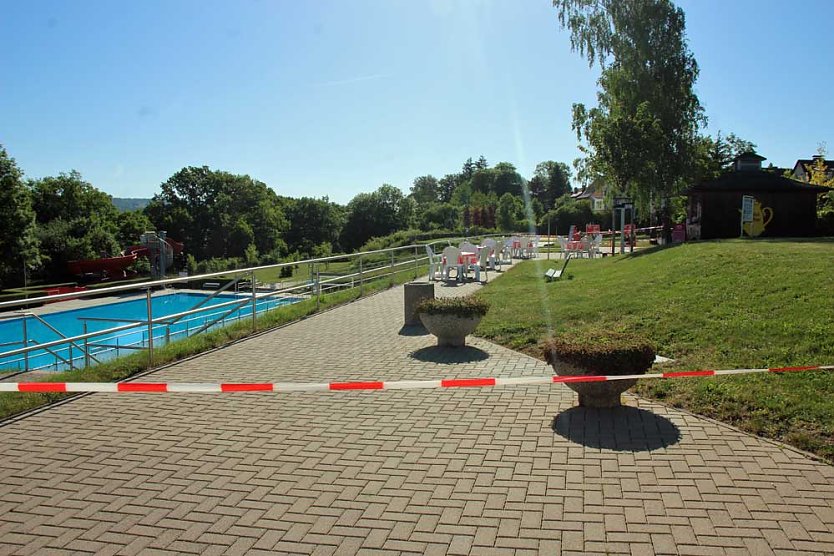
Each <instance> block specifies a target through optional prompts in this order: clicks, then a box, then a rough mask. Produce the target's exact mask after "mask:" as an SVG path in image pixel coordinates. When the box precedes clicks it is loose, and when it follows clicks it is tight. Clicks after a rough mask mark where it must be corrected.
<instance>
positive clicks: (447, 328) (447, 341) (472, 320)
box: [419, 313, 483, 347]
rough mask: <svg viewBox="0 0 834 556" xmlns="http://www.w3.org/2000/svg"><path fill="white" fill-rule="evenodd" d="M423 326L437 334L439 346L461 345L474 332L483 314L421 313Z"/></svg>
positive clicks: (463, 344)
mask: <svg viewBox="0 0 834 556" xmlns="http://www.w3.org/2000/svg"><path fill="white" fill-rule="evenodd" d="M419 315H420V320H421V321H422V322H423V326H425V327H426V330H428V331H429V332H430V333H431V334H434V335H435V336H437V345H438V346H449V347H461V346H465V345H466V337H467V336H468V335H470V334H472V333H473V332H474V331H475V329H476V328H477V327H478V323H479V322H481V318H483V317H482V316H481V315H476V316H471V317H461V316H458V315H449V314H436V315H431V314H428V313H419Z"/></svg>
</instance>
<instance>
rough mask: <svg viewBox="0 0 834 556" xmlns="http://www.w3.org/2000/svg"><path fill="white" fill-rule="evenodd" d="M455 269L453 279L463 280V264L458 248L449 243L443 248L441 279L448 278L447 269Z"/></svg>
mask: <svg viewBox="0 0 834 556" xmlns="http://www.w3.org/2000/svg"><path fill="white" fill-rule="evenodd" d="M453 268H454V269H455V271H456V272H457V274H456V275H455V279H456V280H457V281H458V282H460V281H462V280H463V275H464V264H463V263H462V262H461V261H460V249H458V248H457V247H454V246H452V245H450V246H449V247H446V248H445V249H443V269H442V272H443V279H444V280H449V279H450V276H449V271H451V270H452V269H453Z"/></svg>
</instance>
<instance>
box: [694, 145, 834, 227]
mask: <svg viewBox="0 0 834 556" xmlns="http://www.w3.org/2000/svg"><path fill="white" fill-rule="evenodd" d="M763 160H765V158H764V157H763V156H759V155H758V154H756V153H752V152H748V153H744V154H741V155H739V156H738V157H736V158H735V159H734V160H733V169H732V170H731V171H729V172H725V173H724V174H722V175H721V176H720V177H718V178H716V179H714V180H709V181H704V182H701V183H698V184H696V185H694V186H692V187H690V188H689V189H688V190H687V191H686V196H687V197H688V198H689V203H688V206H687V217H686V229H687V237H688V238H690V239H714V238H726V237H739V235H740V234H741V200H742V197H743V196H744V195H750V196H752V197H753V198H754V202H753V222H749V223H747V224H745V227H744V233H745V235H746V236H750V237H759V236H762V237H801V236H812V235H815V234H816V215H817V212H816V207H817V195H819V194H820V193H825V192H827V191H829V188H827V187H820V186H817V185H810V184H807V183H802V182H800V181H797V180H794V179H790V178H786V177H784V176H782V175H780V174H778V173H775V172H767V171H763V170H762V161H763Z"/></svg>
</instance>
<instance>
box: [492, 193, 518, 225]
mask: <svg viewBox="0 0 834 556" xmlns="http://www.w3.org/2000/svg"><path fill="white" fill-rule="evenodd" d="M523 215H524V205H523V203H522V202H521V199H519V198H518V197H516V196H515V195H513V194H511V193H504V195H502V196H501V198H500V199H499V200H498V211H497V214H496V223H495V224H496V226H497V227H498V228H499V229H500V230H503V231H507V232H509V231H513V230H515V229H516V228H517V227H518V221H519V220H520V219H521V218H522V217H523Z"/></svg>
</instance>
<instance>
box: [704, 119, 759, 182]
mask: <svg viewBox="0 0 834 556" xmlns="http://www.w3.org/2000/svg"><path fill="white" fill-rule="evenodd" d="M696 149H697V150H696V157H697V163H696V164H697V169H696V176H695V180H696V181H701V180H711V179H715V178H717V177H718V176H720V175H721V174H722V173H723V172H726V171H728V170H730V169H731V168H732V164H733V160H735V158H736V157H737V156H738V155H740V154H743V153H746V152H755V151H756V145H755V143H752V142H750V141H747V140H745V139H742V138H741V137H738V136H737V135H736V134H734V133H729V134H728V135H727V136H726V137H722V135H721V131H719V132H718V133H717V134H716V136H715V139H713V138H712V137H711V136H709V135H705V136H701V137H699V138H698V142H697V145H696Z"/></svg>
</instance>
